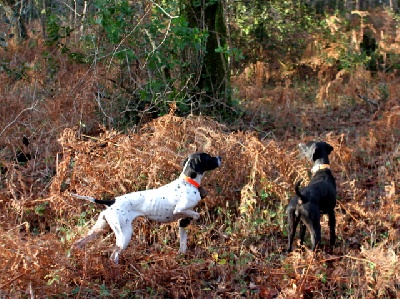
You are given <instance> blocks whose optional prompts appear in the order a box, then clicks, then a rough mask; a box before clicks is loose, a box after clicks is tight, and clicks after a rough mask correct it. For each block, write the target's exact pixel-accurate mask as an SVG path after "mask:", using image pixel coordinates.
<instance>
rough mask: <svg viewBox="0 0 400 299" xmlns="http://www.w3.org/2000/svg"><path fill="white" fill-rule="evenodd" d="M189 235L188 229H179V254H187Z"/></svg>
mask: <svg viewBox="0 0 400 299" xmlns="http://www.w3.org/2000/svg"><path fill="white" fill-rule="evenodd" d="M187 238H188V234H187V231H186V227H179V240H180V241H179V253H185V252H186V249H187Z"/></svg>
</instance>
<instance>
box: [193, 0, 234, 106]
mask: <svg viewBox="0 0 400 299" xmlns="http://www.w3.org/2000/svg"><path fill="white" fill-rule="evenodd" d="M185 13H186V16H187V19H188V22H189V27H192V28H194V27H197V28H200V29H201V30H204V29H205V30H207V32H208V34H209V35H208V38H207V42H206V51H205V53H203V55H201V56H200V57H198V58H199V59H200V60H201V74H200V76H199V80H198V81H197V84H196V87H197V89H198V90H199V91H200V93H201V95H200V100H201V103H202V104H204V105H205V106H206V107H208V109H210V108H212V109H215V110H220V109H226V107H227V105H226V104H227V102H229V100H230V97H229V92H228V90H229V71H228V61H227V56H226V54H224V53H223V52H220V51H216V50H217V49H222V48H225V47H226V26H225V21H224V15H223V3H222V1H221V0H219V1H203V2H201V3H199V2H197V5H196V4H194V1H190V0H188V1H187V2H186V8H185ZM198 98H199V97H197V99H198Z"/></svg>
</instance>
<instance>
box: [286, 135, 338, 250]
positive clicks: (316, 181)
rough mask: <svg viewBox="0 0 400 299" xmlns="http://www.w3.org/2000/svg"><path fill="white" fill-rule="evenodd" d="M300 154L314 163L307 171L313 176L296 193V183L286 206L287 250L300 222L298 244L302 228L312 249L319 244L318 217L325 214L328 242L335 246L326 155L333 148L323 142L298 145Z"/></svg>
mask: <svg viewBox="0 0 400 299" xmlns="http://www.w3.org/2000/svg"><path fill="white" fill-rule="evenodd" d="M299 148H300V152H301V153H302V154H303V155H304V156H306V157H307V158H308V159H309V160H310V161H312V162H314V166H313V168H312V169H311V172H312V174H313V176H312V178H311V181H310V183H309V184H308V186H307V187H305V188H304V189H303V190H301V191H300V189H299V187H300V182H301V181H299V182H297V183H296V186H295V191H296V196H294V197H293V198H292V199H291V200H290V202H289V205H288V207H287V210H286V211H287V214H288V222H289V228H288V239H289V242H288V251H289V252H290V251H292V246H293V239H294V236H295V233H296V227H297V225H298V224H299V222H300V220H301V225H300V244H303V242H304V236H305V233H306V228H308V230H309V231H310V233H311V244H312V250H313V251H314V250H315V249H316V247H317V246H318V245H319V244H320V242H321V224H320V216H321V215H322V214H328V217H329V220H328V224H329V231H330V243H331V245H332V246H334V245H335V241H336V234H335V226H336V218H335V206H336V182H335V178H334V177H333V175H332V172H331V170H330V165H329V158H328V156H329V154H330V153H331V152H332V151H333V147H332V146H331V145H330V144H328V143H326V142H323V141H319V142H317V141H310V142H307V143H306V144H302V143H301V144H299Z"/></svg>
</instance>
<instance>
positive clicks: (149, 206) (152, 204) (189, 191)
mask: <svg viewBox="0 0 400 299" xmlns="http://www.w3.org/2000/svg"><path fill="white" fill-rule="evenodd" d="M220 165H221V157H219V156H217V157H212V156H210V155H209V154H206V153H194V154H191V155H190V156H189V157H188V158H187V159H185V161H184V166H183V171H182V173H181V175H180V177H179V178H177V179H176V180H174V181H172V182H171V183H169V184H167V185H164V186H162V187H160V188H158V189H149V190H144V191H138V192H132V193H128V194H125V195H121V196H118V197H115V199H113V200H97V199H95V198H92V197H88V196H81V195H77V194H71V195H72V196H74V197H77V198H81V199H86V200H89V201H91V202H94V203H99V204H105V205H107V206H108V208H107V209H106V210H104V211H102V212H101V213H100V215H99V218H98V220H97V222H96V224H95V225H94V226H93V227H92V228H91V229H90V231H89V232H88V234H87V235H86V236H85V237H84V238H82V239H80V240H78V241H76V242H75V243H74V244H73V247H75V248H82V247H83V246H84V245H85V244H86V243H87V242H88V241H90V240H92V239H94V238H95V237H96V236H97V235H98V234H100V233H101V232H103V229H104V228H105V226H106V225H107V223H108V224H109V225H110V227H111V229H112V230H113V231H114V234H115V237H116V248H115V250H114V252H113V253H112V255H111V257H110V258H111V260H113V261H114V262H115V263H118V260H119V255H120V253H121V252H122V250H124V249H125V248H126V247H128V244H129V241H130V239H131V237H132V232H133V230H132V221H133V220H134V219H135V218H136V217H138V216H145V217H147V218H148V219H150V220H154V221H158V222H163V223H167V222H173V221H177V220H180V221H179V237H180V247H179V252H181V253H185V251H186V249H187V232H186V227H187V226H188V225H189V223H190V220H191V219H198V218H199V217H200V215H199V213H197V212H195V211H193V208H194V207H195V206H196V205H197V203H198V202H199V201H200V200H201V199H202V198H203V197H204V196H205V195H204V194H203V192H204V190H203V189H202V187H201V186H200V184H201V179H202V178H203V176H204V172H205V171H209V170H213V169H215V168H217V167H219V166H220Z"/></svg>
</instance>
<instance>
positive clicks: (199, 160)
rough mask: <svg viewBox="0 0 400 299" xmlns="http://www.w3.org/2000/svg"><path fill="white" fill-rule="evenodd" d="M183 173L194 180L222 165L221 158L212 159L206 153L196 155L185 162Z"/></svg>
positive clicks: (192, 155)
mask: <svg viewBox="0 0 400 299" xmlns="http://www.w3.org/2000/svg"><path fill="white" fill-rule="evenodd" d="M183 165H184V169H183V173H184V174H185V175H186V176H188V177H190V178H192V179H194V178H196V177H197V175H203V174H204V172H205V171H209V170H213V169H215V168H217V167H219V166H220V165H221V157H219V156H216V157H212V156H210V155H209V154H206V153H194V154H191V155H190V156H189V157H188V158H186V159H185V160H184V161H183Z"/></svg>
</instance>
